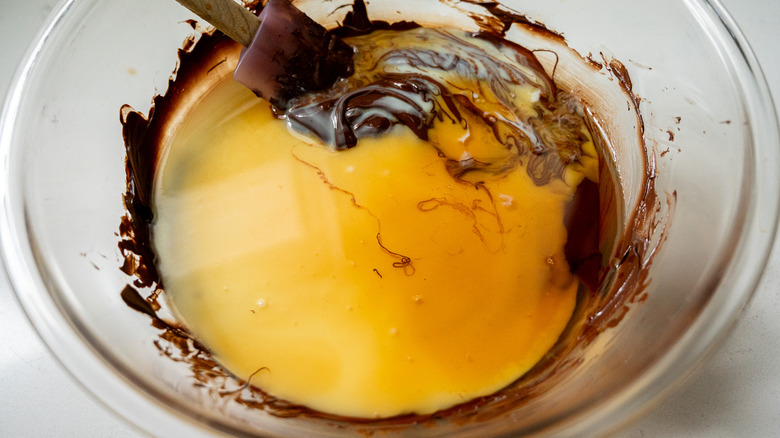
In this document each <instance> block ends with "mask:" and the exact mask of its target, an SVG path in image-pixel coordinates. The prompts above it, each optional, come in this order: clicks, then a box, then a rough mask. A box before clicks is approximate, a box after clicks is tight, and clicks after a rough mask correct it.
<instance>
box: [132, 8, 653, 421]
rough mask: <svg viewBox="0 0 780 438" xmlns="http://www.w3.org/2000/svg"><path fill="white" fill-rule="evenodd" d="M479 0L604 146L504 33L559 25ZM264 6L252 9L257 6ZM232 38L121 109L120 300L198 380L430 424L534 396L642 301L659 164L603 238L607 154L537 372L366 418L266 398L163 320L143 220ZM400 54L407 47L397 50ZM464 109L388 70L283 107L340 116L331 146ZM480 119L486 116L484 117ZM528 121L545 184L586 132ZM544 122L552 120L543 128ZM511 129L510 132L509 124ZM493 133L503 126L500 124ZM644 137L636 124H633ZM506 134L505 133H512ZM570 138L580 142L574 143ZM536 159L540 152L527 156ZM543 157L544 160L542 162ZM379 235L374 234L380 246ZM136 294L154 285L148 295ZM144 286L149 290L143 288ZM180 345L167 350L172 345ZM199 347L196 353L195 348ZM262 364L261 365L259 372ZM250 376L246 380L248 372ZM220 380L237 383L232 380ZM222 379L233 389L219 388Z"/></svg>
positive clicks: (262, 405) (259, 399) (575, 217)
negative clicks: (574, 134)
mask: <svg viewBox="0 0 780 438" xmlns="http://www.w3.org/2000/svg"><path fill="white" fill-rule="evenodd" d="M472 3H475V4H478V5H481V6H483V7H484V8H485V9H486V10H487V11H488V12H490V13H492V15H490V17H489V18H487V19H486V18H485V17H484V16H479V19H477V16H476V15H475V20H477V22H478V24H480V26H481V27H482V28H483V29H484V32H482V33H479V34H478V36H479V37H480V38H483V39H486V40H488V41H491V42H493V43H494V44H504V45H507V44H510V45H511V47H512V48H513V50H515V51H516V53H517V54H518V59H519V60H521V62H525V63H527V64H526V65H527V66H530V67H531V68H533V69H534V70H535V71H538V72H540V73H542V75H541V76H540V77H543V78H544V81H545V82H546V83H545V84H544V86H545V89H546V90H547V92H546V93H543V96H542V100H543V102H544V104H545V105H547V107H548V108H549V109H550V110H551V111H552V114H553V115H555V116H560V117H562V124H563V125H567V124H575V125H579V124H583V123H584V124H586V125H587V126H588V128H589V130H590V132H592V133H593V139H594V141H595V142H596V143H597V146H598V147H597V149H598V150H601V149H602V148H605V147H606V142H605V140H604V139H603V138H602V137H601V133H600V131H599V130H598V129H595V127H596V125H597V124H596V123H595V122H594V119H592V118H589V117H588V116H586V117H582V116H572V115H571V111H570V110H571V105H574V104H575V103H576V99H574V98H573V97H571V96H570V95H567V94H565V93H561V92H559V91H558V90H557V89H556V87H555V85H554V82H553V80H552V78H551V77H549V76H548V75H547V74H546V73H544V69H543V68H541V65H540V64H539V62H538V60H537V59H536V57H535V56H533V53H531V52H530V51H528V50H526V49H524V48H522V47H520V46H516V45H512V44H511V43H507V42H506V41H504V40H503V39H502V38H501V37H502V36H503V33H504V32H505V31H506V30H507V29H508V28H509V27H510V26H511V25H512V23H520V24H522V25H527V26H531V27H533V28H534V29H536V30H537V31H538V32H541V33H544V34H546V35H547V36H548V37H552V38H555V39H560V40H562V37H561V36H560V34H557V33H555V32H551V31H548V30H547V29H545V28H544V27H543V26H542V25H541V24H539V23H536V22H532V21H530V20H528V19H526V18H525V17H524V16H522V15H519V14H516V13H513V12H510V11H506V10H503V9H501V7H500V6H499V5H497V4H495V3H492V2H472ZM258 8H259V7H257V6H255V9H258ZM414 27H417V25H416V24H414V23H408V22H400V23H394V24H392V25H391V24H388V23H384V22H372V21H370V20H369V19H368V16H367V13H366V10H365V5H364V4H363V2H362V0H357V1H356V2H355V4H354V8H353V11H351V12H349V13H348V14H347V16H346V18H345V20H344V23H343V25H342V26H341V27H340V28H338V29H336V30H334V31H333V34H334V35H339V36H349V35H359V34H365V33H369V32H372V31H374V30H377V29H394V30H399V29H410V28H414ZM238 50H239V47H238V45H237V44H235V43H233V42H232V41H230V40H229V39H228V38H227V37H225V36H224V35H222V34H221V33H219V32H216V33H215V34H213V35H209V34H204V35H202V36H201V37H200V39H199V40H198V41H197V43H196V44H194V40H192V39H191V40H188V41H187V42H185V44H184V48H183V49H182V50H180V51H179V59H180V64H179V68H178V71H177V73H176V79H175V80H173V79H172V80H171V81H170V82H169V84H168V85H169V86H168V90H167V92H166V93H165V95H163V96H157V97H155V99H154V104H153V107H152V108H151V109H150V111H149V116H148V117H145V116H143V115H142V114H141V113H139V112H136V111H134V110H133V109H132V108H130V107H128V106H124V107H122V109H121V112H120V114H121V122H122V126H123V136H124V139H125V145H126V150H127V161H126V164H127V191H126V193H125V195H124V199H125V206H126V208H127V214H126V215H125V216H124V217H123V218H122V222H121V225H120V236H121V241H120V242H119V248H120V250H121V251H122V254H123V255H124V257H125V263H124V265H123V267H122V270H123V271H124V272H125V273H127V274H128V275H131V276H133V277H134V278H135V280H134V282H133V284H132V285H128V286H127V287H126V288H125V289H124V290H123V291H122V293H121V295H122V298H123V300H124V301H125V302H126V303H127V304H128V306H130V307H131V308H133V309H135V310H137V311H139V312H142V313H144V314H147V315H149V316H150V317H151V318H152V324H153V325H154V326H155V327H157V328H160V329H161V330H162V332H161V334H160V339H159V340H157V341H156V342H155V345H156V346H157V348H158V349H160V351H161V352H162V353H163V354H165V355H167V356H169V357H171V358H172V359H173V360H180V361H186V362H187V363H189V365H190V368H191V369H192V371H193V376H194V379H195V380H196V381H197V382H199V384H200V385H202V386H204V387H211V388H216V390H217V391H218V393H219V394H220V395H222V396H225V397H230V398H232V399H233V400H235V401H236V402H238V403H240V404H243V405H245V406H249V407H253V408H258V409H263V410H267V411H269V412H271V413H272V414H274V415H277V416H280V417H291V416H295V417H303V418H313V419H326V420H328V421H329V422H331V423H333V424H334V425H335V426H336V427H338V424H339V423H343V422H348V423H357V424H369V423H370V424H371V426H372V429H371V430H372V431H375V430H376V429H375V428H374V427H375V426H376V427H379V428H382V427H387V428H393V429H395V428H397V427H399V426H404V425H412V424H419V423H427V422H433V421H436V420H437V419H439V418H448V419H449V420H450V421H453V422H470V421H483V420H487V419H490V418H493V417H496V416H499V415H501V413H502V412H506V409H509V408H514V407H518V406H521V405H523V404H525V403H527V402H528V401H529V400H532V399H533V398H534V396H535V395H536V394H540V393H542V392H543V391H545V390H546V389H547V388H550V387H552V386H554V385H555V384H556V383H557V382H558V381H560V380H562V379H563V378H565V375H566V370H570V369H573V368H575V367H576V366H577V364H579V363H580V362H581V361H582V359H581V356H580V355H579V352H581V351H582V349H583V348H584V346H586V345H587V344H588V343H590V342H591V341H592V340H593V339H594V337H595V336H597V335H598V334H599V333H601V332H603V331H604V330H606V329H608V328H610V327H614V326H615V325H616V324H617V323H618V322H619V321H620V320H621V319H622V317H623V316H624V315H625V312H627V311H628V305H629V304H630V303H631V302H634V301H638V300H641V299H642V295H641V292H642V290H643V289H644V287H645V285H646V282H647V272H648V271H647V267H648V264H649V260H650V258H651V257H650V255H651V254H650V253H651V252H652V251H653V250H654V248H655V249H657V246H651V244H650V242H649V239H648V236H650V235H651V234H652V231H653V229H654V227H655V222H654V218H655V215H656V214H657V213H658V208H659V207H658V206H659V201H658V199H657V198H656V195H655V190H654V186H653V178H652V176H654V171H655V170H654V168H653V166H652V165H651V166H649V168H648V174H647V177H646V179H645V181H646V184H645V190H644V193H643V195H642V197H641V201H640V204H639V205H638V206H637V209H636V210H635V212H634V215H633V216H632V217H631V218H630V219H629V221H628V224H627V229H626V230H625V231H624V232H623V234H622V235H618V236H612V235H609V234H610V232H609V230H611V229H614V227H615V222H616V218H615V209H616V206H615V199H616V196H617V194H616V189H615V185H614V184H613V181H614V178H613V175H612V174H611V171H610V170H609V166H608V165H607V164H604V163H605V162H606V160H605V158H606V157H605V156H604V155H602V156H601V161H602V165H601V172H600V182H599V184H595V183H592V182H589V181H587V180H586V181H585V182H583V183H582V184H580V186H579V187H578V189H577V192H576V194H575V197H574V200H573V201H572V202H571V203H570V204H569V206H568V208H567V211H566V216H565V224H566V226H567V230H568V232H569V241H568V242H567V244H566V247H565V251H566V257H567V259H568V262H569V264H570V267H571V270H572V272H574V273H575V274H576V275H577V276H578V277H579V278H580V280H581V284H582V287H580V290H579V292H578V305H577V308H576V310H575V314H574V316H573V317H572V319H571V322H570V323H569V326H568V327H567V328H566V330H565V332H564V333H563V334H562V336H561V340H560V341H559V342H558V344H557V345H556V346H555V347H554V348H553V349H552V350H551V351H550V352H549V353H548V354H547V356H546V357H545V358H544V359H543V360H542V361H541V362H540V363H538V364H537V365H536V366H535V367H534V369H532V370H531V371H530V372H528V373H527V374H525V375H524V376H523V377H521V378H520V379H519V380H518V381H517V382H515V383H514V384H512V385H510V386H509V387H508V388H506V389H504V390H502V391H499V392H498V393H496V394H493V395H490V396H486V397H480V398H477V399H474V400H471V401H469V402H466V403H464V404H461V405H458V406H455V407H452V408H450V409H447V410H444V411H440V412H437V413H434V414H431V415H404V416H400V417H395V418H391V419H382V420H371V419H360V418H344V417H339V416H334V415H330V414H326V413H322V412H318V411H313V410H311V409H308V408H306V407H302V406H296V405H293V404H290V403H288V402H286V401H284V400H279V399H276V398H274V397H271V396H269V395H268V394H266V393H264V392H263V391H261V390H259V389H257V388H254V387H252V386H251V385H249V382H248V381H247V382H245V381H241V380H238V379H234V378H233V377H231V376H230V374H229V372H227V371H226V370H224V369H223V368H221V367H220V366H219V364H217V363H216V362H215V361H214V360H213V359H212V358H211V357H210V355H209V354H208V352H207V351H206V350H205V349H204V348H203V347H202V346H200V345H198V344H197V342H195V341H194V340H192V339H191V338H190V337H189V335H188V334H187V333H186V332H184V331H183V330H182V329H181V328H178V327H175V326H174V325H171V324H169V323H167V322H164V321H163V320H162V319H161V318H159V317H158V316H157V311H158V310H159V307H160V306H159V304H158V302H157V300H158V298H159V297H160V296H161V294H162V293H163V284H162V280H161V279H160V277H159V273H158V271H157V269H156V267H155V254H154V251H153V249H152V245H151V240H150V239H151V234H150V224H151V221H152V219H153V212H152V208H151V206H152V205H153V203H152V201H153V200H152V199H151V196H152V181H153V177H154V172H155V170H156V165H157V159H158V155H159V152H160V150H159V148H160V147H161V144H163V140H164V138H166V136H167V135H168V132H169V130H170V129H172V127H173V126H174V119H175V115H177V114H179V113H180V112H181V111H186V110H187V96H188V95H190V94H192V93H195V92H196V91H193V90H198V86H199V84H202V83H203V82H204V81H207V80H210V79H208V77H207V76H208V75H209V73H210V72H211V71H212V69H214V68H216V67H217V66H219V65H220V64H222V63H223V62H224V60H225V59H226V57H231V56H232V57H235V56H237V54H238ZM401 56H402V55H401ZM621 66H622V65H619V64H612V63H610V64H609V68H610V70H611V71H612V72H613V73H614V74H615V76H616V77H618V79H619V81H620V83H621V85H622V86H623V88H624V90H625V91H626V93H627V95H628V96H629V99H630V100H631V101H632V102H633V103H634V105H635V108H634V109H635V110H636V111H637V116H638V119H639V120H640V125H641V114H640V113H639V112H638V111H639V110H638V99H637V98H636V97H635V96H634V94H633V91H632V90H631V82H630V79H629V77H628V74H627V72H626V71H625V68H622V69H621V68H620V67H621ZM434 91H437V92H439V93H440V94H438V95H436V97H435V100H436V106H435V108H436V109H435V111H433V112H430V111H428V112H426V111H421V110H420V109H419V108H418V107H416V106H415V104H414V102H415V101H416V100H415V99H409V96H410V95H413V94H418V93H419V94H423V95H427V96H431V94H432V93H433V94H435V93H434ZM387 96H390V97H392V98H394V99H398V101H399V102H400V103H402V104H403V105H400V106H403V108H404V111H396V110H395V109H396V108H398V107H399V106H398V105H396V106H394V107H393V110H392V111H391V110H390V109H388V108H384V109H385V111H384V114H387V116H385V117H382V118H370V117H369V118H364V119H361V120H360V122H359V123H356V122H355V119H354V118H352V119H351V118H350V117H348V116H347V113H348V112H349V111H348V109H349V108H352V109H358V110H360V109H365V108H371V107H376V106H381V105H382V103H381V102H379V99H380V97H387ZM461 111H474V108H471V107H470V106H469V105H468V104H466V103H464V102H462V101H459V100H458V97H456V96H452V95H451V94H448V93H447V92H446V89H445V88H444V87H442V86H441V84H437V83H436V82H435V81H434V80H432V79H431V78H429V77H423V76H417V75H405V76H404V77H397V76H393V75H387V76H386V77H384V78H382V79H381V80H379V81H376V82H375V83H373V84H370V85H368V86H365V87H364V88H362V89H359V90H352V91H350V92H348V93H347V94H344V95H341V96H338V97H336V96H333V97H332V98H330V99H325V100H320V101H305V102H303V101H302V102H298V103H296V104H295V105H293V107H292V108H291V109H290V111H289V113H288V115H289V117H290V118H291V119H293V120H295V121H296V122H297V123H300V124H301V125H302V126H306V127H307V128H308V129H310V130H311V131H312V132H313V133H314V134H315V135H317V136H319V137H321V138H328V136H329V135H333V134H328V133H326V132H319V131H318V130H317V128H316V127H317V126H319V124H318V123H316V119H317V118H320V117H323V115H324V114H326V115H333V114H336V115H337V116H338V117H337V119H338V123H337V125H336V128H335V135H333V141H332V143H333V144H335V145H336V147H337V148H346V147H352V146H355V144H356V143H357V139H358V138H361V137H364V136H373V135H381V134H382V133H383V132H385V131H387V130H388V129H389V128H390V127H392V126H394V125H399V124H400V125H404V126H406V127H408V128H409V129H411V130H412V132H414V133H415V134H416V135H417V136H418V137H420V138H422V139H425V138H426V135H427V131H428V130H429V129H430V127H431V123H432V120H434V119H436V118H443V117H447V118H450V119H452V120H459V117H460V112H461ZM486 122H487V120H486ZM531 125H532V126H534V129H535V134H536V137H538V138H539V141H538V142H534V141H533V140H531V138H530V136H529V135H528V134H527V133H525V132H523V133H522V134H523V135H519V134H518V133H517V132H516V131H515V132H513V134H514V135H516V136H517V138H518V139H519V140H518V139H515V140H513V141H515V143H514V145H515V146H516V147H517V150H518V151H520V149H521V148H520V146H522V147H523V148H525V150H524V151H523V152H524V153H526V154H527V156H528V157H530V160H531V161H529V163H530V164H529V166H528V169H529V170H528V171H529V174H530V175H531V176H532V177H533V178H534V181H535V182H536V183H537V184H545V183H546V182H548V181H549V180H550V179H551V178H556V177H560V171H561V169H562V166H563V165H565V164H567V163H569V162H572V161H574V160H577V158H578V155H577V151H579V146H578V145H579V143H581V142H582V139H581V138H571V137H570V136H567V135H562V134H561V132H564V131H566V132H571V131H572V130H571V129H566V130H558V129H556V127H555V126H556V125H555V124H552V123H549V122H547V121H545V120H543V118H540V119H539V120H537V121H536V122H533V121H531ZM545 126H547V127H548V128H546V129H548V130H547V131H545V128H544V127H545ZM510 131H511V130H510ZM494 132H496V136H497V138H498V137H499V135H501V134H499V132H501V129H499V128H495V126H494ZM640 134H641V133H640ZM508 138H510V137H509V136H502V137H501V139H503V141H504V142H508V140H507V139H508ZM572 145H577V147H572ZM534 160H537V161H534ZM548 161H549V162H548ZM452 166H453V168H452V169H451V174H453V175H454V176H456V177H462V176H463V173H460V172H464V171H466V170H465V169H462V168H460V169H459V168H458V165H456V164H452ZM613 240H616V241H617V243H615V244H614V247H615V248H616V250H615V254H617V256H618V258H617V261H616V262H615V263H612V264H606V263H605V260H607V259H608V257H605V251H609V250H610V248H611V247H612V246H613V244H612V243H613ZM380 244H381V243H380ZM143 291H150V292H144V293H142V292H143ZM143 295H146V297H144V296H143ZM174 350H175V351H178V354H174V353H173V351H174ZM191 351H195V352H196V353H195V354H190V352H191ZM259 371H260V370H258V372H259ZM250 380H251V377H250ZM226 381H233V382H234V383H232V384H231V385H232V386H231V385H228V384H226V383H225V382H226ZM227 387H230V388H232V389H230V390H226V388H227Z"/></svg>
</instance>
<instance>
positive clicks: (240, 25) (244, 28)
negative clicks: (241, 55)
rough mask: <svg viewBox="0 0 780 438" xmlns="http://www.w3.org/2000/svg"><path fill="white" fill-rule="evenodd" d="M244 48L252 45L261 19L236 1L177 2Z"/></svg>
mask: <svg viewBox="0 0 780 438" xmlns="http://www.w3.org/2000/svg"><path fill="white" fill-rule="evenodd" d="M176 1H178V2H179V3H181V4H182V5H183V6H184V7H186V8H187V9H189V10H190V11H192V12H194V13H195V14H196V15H197V16H199V17H200V18H202V19H204V20H206V21H208V22H209V23H210V24H211V25H212V26H214V27H216V28H217V29H219V30H220V31H222V33H224V34H225V35H227V36H229V37H230V38H231V39H232V40H234V41H236V42H238V43H240V44H241V45H243V46H248V45H249V44H251V43H252V38H253V37H254V36H255V33H257V28H258V27H259V26H260V19H259V18H257V17H256V16H255V15H254V14H253V13H251V12H249V10H248V9H246V8H245V7H243V6H242V5H240V4H238V3H236V1H235V0H176Z"/></svg>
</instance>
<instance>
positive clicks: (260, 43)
mask: <svg viewBox="0 0 780 438" xmlns="http://www.w3.org/2000/svg"><path fill="white" fill-rule="evenodd" d="M177 1H178V2H179V3H181V4H182V5H184V6H185V7H187V8H188V9H189V10H191V11H192V12H194V13H195V14H197V15H198V16H199V17H201V18H202V19H204V20H206V21H207V22H209V23H210V24H211V25H212V26H214V27H216V28H217V29H219V30H220V31H222V33H224V34H225V35H227V36H228V37H230V38H231V39H233V40H235V41H236V42H238V43H240V44H241V45H243V46H244V49H243V50H242V51H241V56H240V58H239V61H238V66H237V67H236V70H235V72H234V73H233V77H234V78H235V79H236V80H237V81H238V82H240V83H241V84H243V85H244V86H246V87H247V88H249V89H250V90H252V91H254V92H255V94H257V95H258V96H259V97H261V98H263V99H265V100H268V101H269V102H271V103H272V104H274V105H275V106H277V107H278V108H281V109H286V108H287V107H288V105H289V103H290V100H291V99H293V98H295V97H297V96H300V95H301V94H303V93H305V92H307V91H315V90H321V89H324V88H328V87H329V86H331V85H333V83H334V82H336V81H337V80H338V79H339V78H341V77H346V76H349V75H350V74H352V68H353V64H352V57H353V49H352V47H350V46H349V45H348V44H346V43H345V42H344V41H342V40H340V39H339V38H337V37H336V36H335V35H332V34H331V33H330V32H328V30H327V29H325V28H324V27H322V26H321V25H320V24H319V23H317V22H316V21H314V20H312V19H311V18H309V17H308V16H307V15H306V14H304V13H303V12H302V11H301V10H299V9H298V8H296V7H295V6H293V5H292V4H291V3H290V2H289V1H288V0H268V2H267V3H266V5H265V6H264V7H263V9H262V11H261V12H260V14H259V16H255V15H254V14H253V13H252V12H250V11H249V10H248V9H246V8H245V7H244V6H242V5H241V4H239V3H237V2H236V1H235V0H177Z"/></svg>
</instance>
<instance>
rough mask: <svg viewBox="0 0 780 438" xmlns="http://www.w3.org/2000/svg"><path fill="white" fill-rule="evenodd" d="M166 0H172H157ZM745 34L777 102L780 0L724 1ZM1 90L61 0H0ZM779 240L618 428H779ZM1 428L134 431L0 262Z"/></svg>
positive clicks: (735, 431)
mask: <svg viewBox="0 0 780 438" xmlns="http://www.w3.org/2000/svg"><path fill="white" fill-rule="evenodd" d="M160 1H170V0H160ZM722 1H723V3H724V4H725V5H726V7H727V9H728V10H729V11H731V13H732V15H733V16H734V18H735V19H736V21H737V23H739V25H740V27H741V29H742V31H743V32H744V33H745V34H746V35H747V38H748V40H749V41H750V42H751V45H752V48H753V50H754V51H755V52H756V54H757V56H758V59H759V61H760V62H761V65H762V67H763V70H764V74H765V75H766V77H767V80H768V82H769V87H770V89H771V90H772V91H773V96H774V101H775V106H778V107H780V105H778V103H780V94H778V93H780V56H778V47H777V46H778V45H780V25H778V24H777V23H780V2H777V1H762V0H722ZM0 3H2V4H1V5H0V59H2V60H3V62H1V63H0V96H4V95H5V92H6V90H7V87H8V85H9V83H10V81H11V78H12V76H13V74H14V71H15V68H16V64H17V63H18V62H19V61H20V60H21V57H22V55H23V54H24V53H25V50H26V47H27V46H28V44H29V43H30V42H31V40H32V39H33V37H34V36H35V35H36V32H37V31H38V28H39V27H40V26H41V25H42V24H43V23H44V22H45V20H46V17H47V16H48V15H49V13H50V12H51V10H52V9H53V8H54V7H55V6H56V4H57V3H58V1H57V0H0ZM779 249H780V243H776V244H775V247H774V250H773V256H772V257H771V258H770V260H769V265H768V267H767V270H766V272H765V273H764V276H763V279H762V281H761V283H760V285H759V288H758V290H757V291H756V293H755V296H754V297H753V300H752V302H751V304H750V305H749V306H748V308H747V309H746V311H745V313H744V314H743V316H742V318H741V320H740V322H739V324H738V325H737V327H736V329H735V330H734V332H733V333H732V335H731V337H730V338H729V339H728V340H727V342H726V343H725V344H724V345H723V346H722V347H721V348H720V349H719V350H718V351H717V352H716V353H715V354H714V356H713V357H711V358H710V359H709V360H708V361H707V362H706V363H705V364H704V365H703V366H702V367H701V368H700V369H699V370H698V371H696V373H695V374H693V376H692V377H691V378H690V379H689V380H688V382H687V383H686V384H685V385H683V386H682V387H681V388H679V389H678V390H677V392H675V393H673V394H672V395H671V396H669V397H668V398H667V399H665V400H664V401H663V402H662V403H661V404H660V406H658V407H657V408H655V410H653V411H651V412H650V413H649V414H648V415H647V416H645V417H644V418H643V419H642V420H640V421H639V422H637V423H635V424H633V425H631V426H629V427H628V428H627V429H625V430H623V431H621V432H620V433H619V434H618V436H620V437H629V438H635V437H637V438H638V437H669V436H686V437H698V436H702V437H770V436H771V437H774V436H778V435H780V365H778V358H780V251H778V250H779ZM0 395H1V396H0V436H2V437H28V436H32V437H37V436H47V437H48V436H57V437H138V436H143V435H142V433H141V432H139V431H137V430H136V429H134V428H133V426H131V425H128V424H127V423H125V422H124V421H123V420H122V419H120V418H119V417H118V416H116V415H115V414H113V413H112V412H111V411H110V410H109V409H107V408H106V407H105V406H103V405H102V404H101V403H100V402H98V401H96V400H94V399H93V398H92V397H91V396H90V395H89V394H87V392H86V391H85V390H84V389H83V388H82V387H81V386H79V384H77V383H76V382H75V381H74V380H73V379H72V378H71V377H70V375H69V374H68V373H67V372H66V371H65V370H64V369H63V368H62V366H61V365H60V364H59V363H58V362H57V361H56V360H55V359H54V358H53V357H52V355H51V354H50V353H49V351H48V350H47V349H46V347H45V346H44V345H43V343H42V342H41V340H40V339H39V338H38V336H37V335H36V333H35V331H34V330H33V328H32V326H31V325H30V323H29V321H28V320H27V318H26V317H25V315H24V314H23V312H22V310H21V308H20V306H19V303H18V302H17V301H16V299H15V297H14V296H13V292H12V291H11V289H10V286H9V285H8V280H7V278H6V275H5V273H4V272H2V271H1V270H0Z"/></svg>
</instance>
